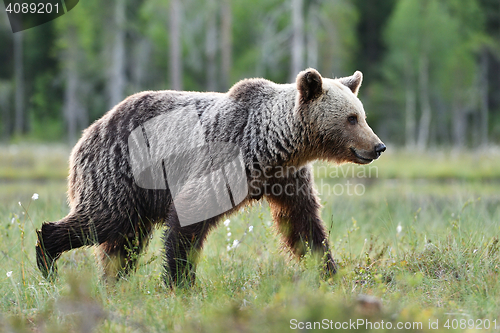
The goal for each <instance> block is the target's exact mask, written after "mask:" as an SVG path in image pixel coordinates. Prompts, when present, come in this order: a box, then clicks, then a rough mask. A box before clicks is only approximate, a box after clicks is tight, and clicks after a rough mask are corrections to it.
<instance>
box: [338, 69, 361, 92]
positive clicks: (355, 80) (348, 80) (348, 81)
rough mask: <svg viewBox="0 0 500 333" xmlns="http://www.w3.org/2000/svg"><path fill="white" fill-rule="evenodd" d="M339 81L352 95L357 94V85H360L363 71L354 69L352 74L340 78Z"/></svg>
mask: <svg viewBox="0 0 500 333" xmlns="http://www.w3.org/2000/svg"><path fill="white" fill-rule="evenodd" d="M339 81H340V83H342V84H343V85H344V86H346V87H347V88H349V89H351V91H352V92H353V93H354V95H356V96H358V91H359V87H361V82H363V73H361V72H360V71H356V72H355V73H354V74H353V75H352V76H347V77H343V78H340V79H339Z"/></svg>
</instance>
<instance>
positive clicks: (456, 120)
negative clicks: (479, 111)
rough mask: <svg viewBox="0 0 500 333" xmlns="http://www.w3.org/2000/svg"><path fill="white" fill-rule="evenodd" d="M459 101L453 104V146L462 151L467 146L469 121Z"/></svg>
mask: <svg viewBox="0 0 500 333" xmlns="http://www.w3.org/2000/svg"><path fill="white" fill-rule="evenodd" d="M459 104H460V103H459V102H458V101H455V102H454V103H453V109H452V110H453V112H452V114H453V122H452V123H453V146H454V147H455V148H456V149H462V148H463V147H464V146H465V139H466V136H467V133H466V131H467V119H466V114H465V111H464V110H463V108H462V107H461V106H460V105H459Z"/></svg>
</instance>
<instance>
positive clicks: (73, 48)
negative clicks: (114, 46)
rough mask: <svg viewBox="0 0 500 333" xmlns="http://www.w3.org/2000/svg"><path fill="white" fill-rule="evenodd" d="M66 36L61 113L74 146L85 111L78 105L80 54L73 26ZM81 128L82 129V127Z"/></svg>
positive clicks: (66, 32)
mask: <svg viewBox="0 0 500 333" xmlns="http://www.w3.org/2000/svg"><path fill="white" fill-rule="evenodd" d="M65 35H66V38H65V39H66V45H67V47H66V50H65V53H64V58H63V59H64V60H63V61H64V72H65V73H64V75H65V79H66V87H65V91H64V105H63V110H64V111H63V113H64V120H65V123H66V127H67V130H68V142H69V143H70V144H74V143H75V142H76V139H77V131H78V127H79V126H78V122H79V121H80V122H81V123H82V125H83V126H85V125H86V124H85V122H86V121H85V119H86V118H87V117H86V111H85V109H84V108H83V107H82V105H81V104H80V99H79V98H80V95H81V92H80V91H79V88H80V87H81V84H80V75H79V72H78V69H79V63H80V62H79V61H78V59H79V58H80V56H79V55H80V52H81V50H80V49H79V46H78V39H77V38H78V36H77V34H76V28H75V26H74V25H69V26H68V27H67V29H66V31H65ZM83 126H82V127H83Z"/></svg>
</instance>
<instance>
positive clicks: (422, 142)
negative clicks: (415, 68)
mask: <svg viewBox="0 0 500 333" xmlns="http://www.w3.org/2000/svg"><path fill="white" fill-rule="evenodd" d="M418 81H419V82H418V83H419V97H420V98H419V99H420V108H421V111H422V112H421V115H420V122H419V128H418V139H417V148H418V149H419V150H424V149H425V148H426V147H427V143H428V142H429V127H430V124H431V102H430V96H429V58H428V55H427V54H425V53H424V54H422V55H421V56H420V63H419V74H418Z"/></svg>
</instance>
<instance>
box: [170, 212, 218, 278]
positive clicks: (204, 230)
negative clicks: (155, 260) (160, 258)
mask: <svg viewBox="0 0 500 333" xmlns="http://www.w3.org/2000/svg"><path fill="white" fill-rule="evenodd" d="M215 223H216V219H209V220H206V221H203V222H199V223H196V224H192V225H188V226H185V227H180V226H179V222H178V221H177V223H172V224H170V225H169V228H168V229H167V230H166V231H165V236H164V240H165V278H164V279H165V284H166V285H167V286H169V287H172V286H174V285H175V286H178V287H189V286H192V285H193V284H194V282H195V278H196V264H197V260H198V256H199V253H200V251H201V248H202V246H203V242H204V241H205V239H206V236H207V235H208V232H209V231H210V229H211V227H212V226H213V225H215Z"/></svg>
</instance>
